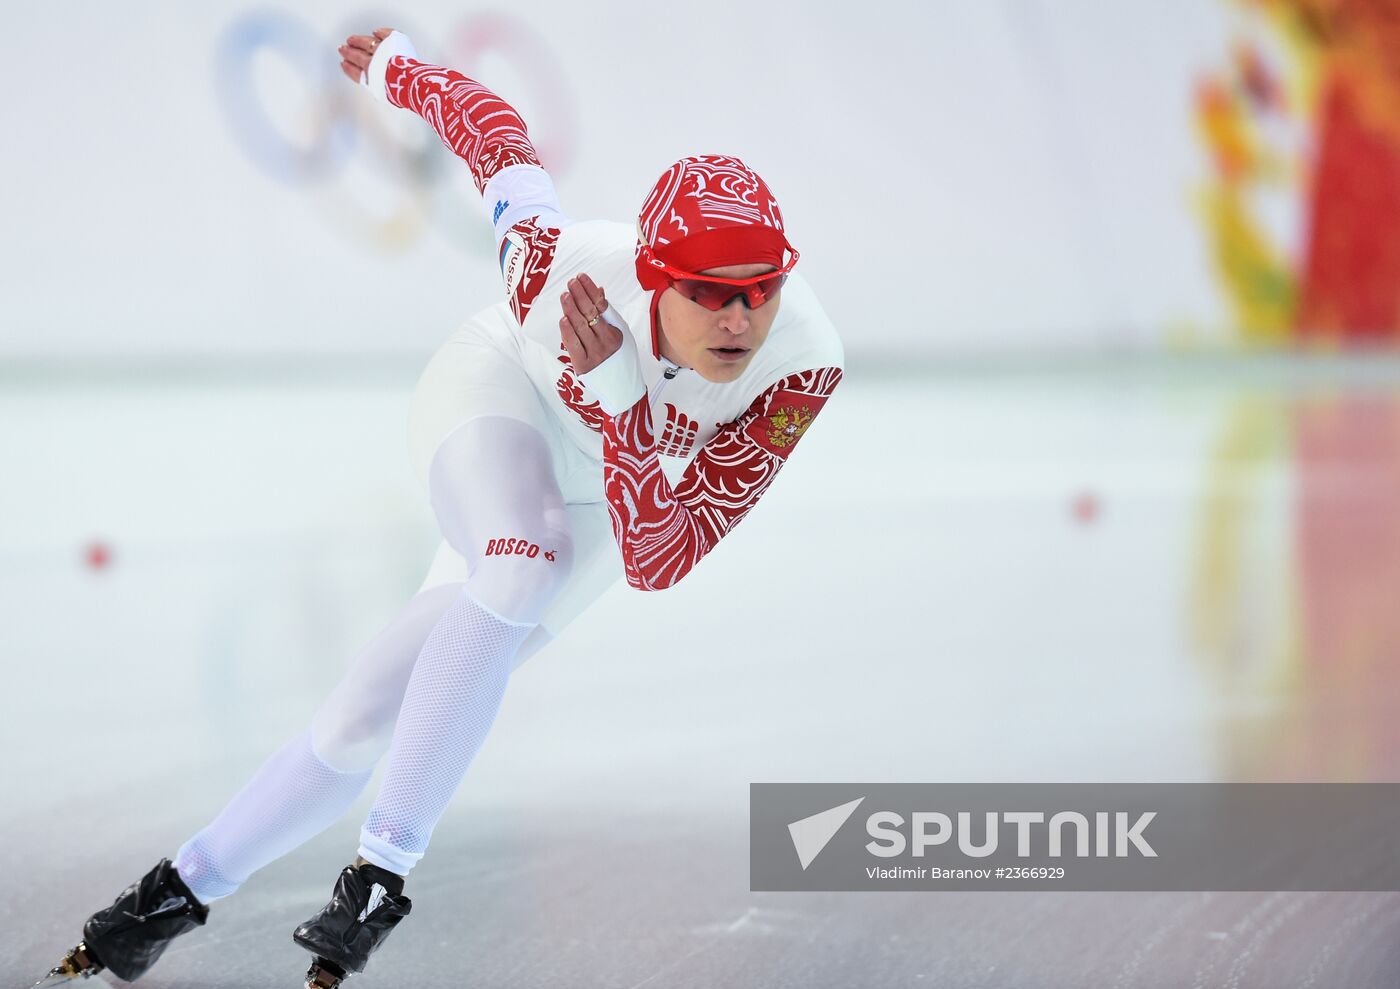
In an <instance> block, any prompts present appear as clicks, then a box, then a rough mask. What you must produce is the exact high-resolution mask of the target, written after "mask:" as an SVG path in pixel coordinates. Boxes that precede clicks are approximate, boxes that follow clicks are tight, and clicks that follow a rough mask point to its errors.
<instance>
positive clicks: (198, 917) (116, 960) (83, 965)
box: [36, 859, 209, 989]
mask: <svg viewBox="0 0 1400 989" xmlns="http://www.w3.org/2000/svg"><path fill="white" fill-rule="evenodd" d="M208 917H209V908H208V907H206V906H204V905H203V904H202V903H200V902H199V900H197V899H195V895H194V894H193V893H191V892H190V890H189V887H188V886H186V885H185V882H184V880H182V879H181V878H180V874H179V873H178V872H176V871H175V866H173V865H171V864H170V860H169V859H161V860H160V862H159V863H158V864H157V865H156V867H155V868H154V869H152V870H151V871H150V872H148V873H146V875H145V876H143V877H142V878H141V879H140V880H138V881H137V882H135V883H133V884H132V885H130V886H128V887H127V888H126V889H125V890H124V891H123V892H122V894H121V895H120V896H118V897H117V898H116V900H115V901H114V902H113V903H112V905H111V906H110V907H108V908H107V909H105V910H99V911H97V913H95V914H93V915H92V916H91V917H89V918H88V921H87V923H86V924H84V925H83V940H82V941H81V942H79V944H78V946H77V947H76V948H74V949H73V950H72V951H70V952H68V954H67V955H65V956H64V957H63V961H61V962H59V963H58V965H57V966H56V967H55V968H54V969H53V971H51V972H49V974H48V977H47V978H45V979H43V980H41V981H40V982H38V983H37V984H36V989H38V987H39V986H58V985H62V984H64V983H65V982H70V981H72V980H74V979H86V978H88V977H89V976H92V975H96V974H97V973H98V972H101V971H102V970H103V969H107V970H108V971H110V972H111V973H112V974H113V975H115V976H118V977H119V978H122V979H125V980H126V981H128V982H134V981H135V980H136V979H139V978H140V977H141V976H143V975H145V974H146V970H147V969H149V968H150V967H151V966H152V965H154V964H155V963H156V961H157V960H158V959H159V958H160V956H161V955H162V954H163V953H164V952H165V949H166V948H167V947H168V946H169V945H170V942H171V941H173V940H175V939H176V938H177V937H179V936H180V935H181V934H184V933H185V932H186V931H191V930H194V929H195V928H196V927H202V926H203V925H204V922H205V920H207V919H208Z"/></svg>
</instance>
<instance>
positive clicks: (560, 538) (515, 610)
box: [466, 533, 574, 624]
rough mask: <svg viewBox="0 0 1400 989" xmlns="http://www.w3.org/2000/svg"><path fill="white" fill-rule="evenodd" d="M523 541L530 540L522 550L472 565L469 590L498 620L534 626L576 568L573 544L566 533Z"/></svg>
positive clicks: (488, 558)
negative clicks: (537, 539)
mask: <svg viewBox="0 0 1400 989" xmlns="http://www.w3.org/2000/svg"><path fill="white" fill-rule="evenodd" d="M521 539H522V542H524V541H525V540H528V543H526V544H525V546H524V549H523V550H520V551H515V552H508V553H505V554H504V555H497V554H491V555H487V556H482V557H480V558H479V559H477V560H475V561H469V562H470V563H471V567H472V575H471V577H470V578H468V580H467V583H466V590H467V593H468V594H470V595H471V596H472V597H473V598H475V599H476V601H477V603H478V604H480V605H481V606H482V607H483V608H486V609H488V610H489V611H492V612H494V613H495V614H496V615H497V616H498V617H500V618H503V619H505V620H506V621H508V622H523V623H529V624H534V623H536V622H538V621H539V620H540V617H541V616H542V615H543V614H544V611H545V608H547V607H548V606H549V603H550V602H551V601H553V600H554V598H555V596H556V595H558V593H559V592H560V591H561V590H563V589H564V585H565V584H567V583H568V580H569V574H570V573H571V572H572V570H573V566H574V544H573V541H572V540H571V539H570V538H569V537H568V536H567V535H566V534H563V533H554V534H553V535H550V534H548V533H546V534H544V535H541V536H540V537H539V539H540V541H539V542H536V541H535V540H532V539H529V537H528V536H526V537H521ZM516 545H517V546H519V545H520V544H519V543H517V544H516ZM546 546H547V547H549V548H548V549H546V548H545V547H546Z"/></svg>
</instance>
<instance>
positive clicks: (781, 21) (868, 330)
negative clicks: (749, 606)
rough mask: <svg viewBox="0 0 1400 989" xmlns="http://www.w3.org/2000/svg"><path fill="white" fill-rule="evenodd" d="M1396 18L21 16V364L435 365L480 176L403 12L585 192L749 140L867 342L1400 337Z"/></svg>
mask: <svg viewBox="0 0 1400 989" xmlns="http://www.w3.org/2000/svg"><path fill="white" fill-rule="evenodd" d="M1386 7H1387V5H1386V4H1384V3H1379V2H1365V0H1347V2H1341V0H1258V2H1245V0H1238V2H1232V0H1182V2H1178V3H1172V4H1156V3H1146V2H1143V3H1122V2H1115V0H1075V2H1070V3H1053V2H1050V0H1000V2H996V0H942V2H938V3H930V4H913V3H890V2H879V0H877V2H875V3H870V4H862V5H860V7H859V9H858V10H856V9H855V8H852V7H849V6H841V5H815V6H814V5H811V4H799V3H794V2H777V3H771V4H764V5H762V6H761V7H760V8H757V9H755V8H753V7H752V6H751V5H747V4H741V3H739V2H738V0H716V2H715V3H713V4H710V5H707V7H706V8H705V12H704V13H703V14H701V13H699V12H697V11H694V10H691V9H690V8H685V7H675V6H666V5H661V6H658V5H656V4H652V3H642V2H635V3H627V2H623V3H614V4H610V5H608V7H607V8H606V10H605V11H595V10H594V9H593V8H591V7H580V6H579V5H577V4H571V3H564V2H561V0H543V2H540V3H536V4H530V5H528V6H526V7H519V6H516V7H502V6H495V5H478V6H472V5H467V6H463V5H461V4H449V3H443V2H440V0H425V2H421V3H415V4H413V5H410V6H406V7H402V8H399V9H384V8H364V9H363V10H356V9H352V8H347V7H346V6H345V5H343V4H339V3H329V2H308V3H298V4H281V5H261V4H260V5H247V4H242V3H227V2H211V3H207V4H198V5H173V4H172V5H153V4H146V5H142V4H137V5H134V6H113V5H109V4H80V5H78V7H77V8H76V10H75V13H74V17H75V18H76V19H77V20H78V21H79V22H80V23H79V24H77V25H75V24H73V23H69V22H68V21H67V20H66V19H60V18H54V17H52V16H51V12H49V11H47V10H46V9H45V8H43V7H42V6H32V5H31V6H29V7H26V8H22V9H20V10H18V11H16V13H15V17H16V19H17V23H16V24H15V31H16V35H17V37H20V38H22V39H23V43H21V44H17V45H15V46H13V48H12V50H11V52H10V53H9V54H8V55H7V59H6V64H5V67H4V69H3V70H0V71H3V72H4V74H5V81H6V85H7V89H8V91H9V92H10V93H11V94H13V95H12V97H11V98H9V99H7V100H6V101H5V106H4V109H3V110H0V119H3V123H4V131H5V133H6V134H7V135H8V141H7V143H8V144H9V147H10V149H11V150H10V152H9V153H7V154H6V155H5V158H4V163H3V165H0V169H3V177H4V188H5V189H6V220H5V229H6V234H5V237H4V240H3V247H0V265H3V268H4V271H5V272H6V278H5V281H6V286H7V300H6V318H5V320H4V324H3V329H0V358H16V357H26V358H34V357H42V358H53V359H60V360H66V359H75V360H76V359H83V360H87V359H94V358H100V357H102V356H104V355H120V356H122V357H127V358H130V357H140V356H143V355H145V356H149V355H154V354H162V355H167V356H169V355H172V354H174V355H241V356H249V355H276V354H282V355H287V354H295V355H340V356H344V355H347V354H348V355H359V356H365V355H377V356H385V355H396V356H413V357H415V358H416V357H417V356H419V355H422V354H424V353H426V352H427V351H428V350H429V349H430V348H431V347H433V346H434V345H436V343H437V342H439V341H440V340H441V339H443V338H444V337H445V336H446V335H447V334H448V333H449V332H450V331H451V329H452V328H453V326H455V324H456V323H457V322H458V321H460V320H461V319H462V318H463V317H464V316H465V315H467V314H469V313H471V312H473V311H475V310H476V309H478V308H480V307H482V306H484V305H487V304H489V303H491V302H494V301H495V300H496V298H497V296H498V294H499V290H498V287H497V275H496V272H495V270H494V267H493V264H492V258H491V251H490V242H489V237H490V234H489V228H488V225H487V224H486V223H485V222H484V221H483V217H484V216H485V209H484V207H483V206H482V205H481V204H480V202H479V201H478V198H477V196H476V194H475V192H474V190H473V188H472V185H471V181H470V177H469V175H468V174H467V171H466V169H465V167H464V166H462V165H461V164H460V163H458V162H456V161H455V160H454V159H452V157H451V156H450V155H449V154H448V153H447V152H446V151H445V150H444V149H442V148H441V147H440V146H438V144H437V142H436V140H435V139H434V138H433V136H432V134H431V133H430V132H429V131H428V129H427V128H426V127H424V126H423V125H422V123H421V121H419V120H417V119H416V118H415V117H413V116H412V115H411V114H407V113H404V112H400V111H393V110H389V109H386V108H384V107H381V106H378V105H375V104H373V103H372V102H371V101H370V100H369V99H368V98H367V96H366V94H364V93H363V92H361V91H358V90H357V89H356V87H354V86H352V85H351V84H350V83H349V82H348V81H347V80H346V79H344V78H343V77H342V76H341V75H340V74H339V72H338V70H337V67H336V58H335V52H334V48H335V45H336V44H337V43H338V42H339V41H340V40H341V39H343V37H344V36H345V35H346V34H347V33H349V32H351V31H361V30H367V29H369V28H370V27H373V26H375V25H377V24H380V23H390V24H393V25H395V26H398V27H400V28H402V29H403V30H405V31H406V32H408V33H409V34H410V36H411V37H412V38H413V39H414V41H415V43H416V44H417V46H418V48H419V50H420V52H421V53H422V54H423V56H424V57H425V58H427V59H431V60H436V61H439V62H442V63H444V64H446V65H449V66H453V67H455V68H458V69H461V70H462V71H464V72H466V73H468V74H470V75H473V76H475V77H478V78H480V79H482V80H483V81H485V82H486V83H487V84H488V85H490V86H492V87H493V88H495V89H497V90H499V91H500V92H501V93H502V94H503V95H504V96H506V97H507V98H508V99H509V100H511V101H512V102H514V103H515V104H517V105H518V106H519V108H520V109H521V111H522V112H523V114H524V116H525V118H526V120H527V122H528V123H529V125H530V128H531V132H532V134H533V135H534V137H535V139H536V141H537V143H538V145H539V147H540V151H541V155H542V157H543V159H544V161H545V164H546V166H547V167H549V168H550V169H551V171H552V172H553V173H554V175H555V176H556V178H557V181H558V185H559V188H560V192H561V195H562V197H563V201H564V203H565V206H566V208H567V209H568V210H569V211H570V213H571V215H574V216H576V217H580V218H610V219H616V220H622V221H630V220H631V219H632V218H633V217H634V216H635V212H636V209H637V207H638V206H639V204H640V201H641V196H642V194H643V193H644V191H645V190H646V189H647V188H649V186H650V184H651V183H652V181H654V179H655V177H656V176H657V175H658V174H660V172H661V171H662V170H663V169H664V168H665V167H666V166H667V165H668V164H669V163H670V162H671V161H672V160H674V159H675V158H676V157H679V156H681V155H684V154H691V153H698V152H712V151H724V152H729V153H737V154H739V155H741V156H743V157H744V158H745V159H747V160H748V161H750V162H751V163H752V164H753V165H754V166H755V167H756V168H757V169H758V170H759V171H760V172H761V173H762V174H764V175H765V177H766V178H768V180H769V181H770V183H771V184H772V186H773V188H774V189H775V190H776V191H777V192H778V195H779V197H780V199H781V201H782V202H783V205H784V210H785V213H786V215H787V217H788V220H789V223H790V225H791V233H792V238H793V241H794V243H796V244H798V245H799V247H800V248H801V249H802V252H803V268H804V271H805V272H806V274H807V275H808V277H809V278H810V279H811V280H812V281H813V283H814V284H816V285H817V286H818V287H819V292H820V296H821V298H822V299H823V300H824V302H825V303H826V305H827V307H828V308H829V310H830V312H831V315H832V317H833V318H834V319H835V321H836V323H837V325H838V326H839V327H840V328H841V329H842V330H843V332H844V334H845V337H846V341H847V345H848V349H849V352H850V353H851V354H852V356H853V359H856V360H859V359H861V358H869V359H893V358H899V359H901V360H903V359H908V358H909V357H911V356H912V357H933V356H948V355H974V356H983V355H998V354H1014V355H1027V354H1030V355H1043V354H1046V353H1070V354H1085V353H1089V354H1098V353H1103V352H1121V351H1125V350H1126V351H1130V352H1148V353H1152V352H1158V351H1161V350H1164V349H1166V350H1172V351H1179V350H1183V349H1184V350H1193V349H1199V348H1206V349H1209V350H1212V351H1218V350H1220V349H1226V348H1234V347H1238V346H1242V345H1247V344H1252V343H1268V344H1277V343H1281V342H1290V341H1293V340H1296V339H1310V338H1312V337H1315V336H1323V337H1343V338H1356V339H1366V340H1371V341H1374V340H1377V339H1382V340H1389V339H1390V338H1391V337H1392V336H1393V335H1394V333H1395V331H1396V329H1397V327H1400V291H1397V290H1396V288H1395V286H1396V284H1397V282H1398V281H1400V233H1397V232H1396V231H1397V229H1400V226H1397V224H1396V222H1395V221H1396V220H1397V219H1400V110H1397V109H1396V107H1400V75H1397V73H1396V71H1395V70H1394V68H1393V66H1392V65H1390V64H1388V62H1387V53H1389V52H1393V51H1394V49H1395V43H1394V42H1395V41H1396V39H1394V38H1392V37H1391V36H1390V34H1389V33H1388V32H1390V31H1392V30H1393V28H1391V27H1390V26H1389V25H1390V22H1389V21H1388V20H1387V18H1386V17H1385V16H1384V15H1383V11H1384V9H1386ZM714 24H738V25H742V28H740V29H736V30H725V31H723V32H721V33H720V34H716V32H715V31H714V30H711V29H709V28H708V27H707V25H714ZM720 39H722V40H720ZM1392 61H1393V60H1392ZM1359 176H1365V177H1366V181H1364V182H1362V181H1358V177H1359Z"/></svg>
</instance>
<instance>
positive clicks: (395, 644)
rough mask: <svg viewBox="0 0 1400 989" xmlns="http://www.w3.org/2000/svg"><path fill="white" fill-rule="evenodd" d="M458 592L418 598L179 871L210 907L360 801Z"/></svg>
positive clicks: (191, 846)
mask: <svg viewBox="0 0 1400 989" xmlns="http://www.w3.org/2000/svg"><path fill="white" fill-rule="evenodd" d="M458 591H459V588H458V587H452V586H441V585H440V586H437V587H433V588H430V589H427V590H424V591H423V592H421V593H419V594H418V595H416V596H415V597H414V598H413V599H412V600H411V601H409V603H408V605H407V606H406V607H405V608H404V609H403V610H402V611H401V612H399V614H398V615H397V616H396V617H395V618H394V620H393V621H392V622H390V623H389V625H388V626H387V627H386V628H385V629H384V630H383V631H382V632H380V633H379V635H377V636H376V637H375V638H374V640H373V641H372V642H370V643H369V645H367V646H366V647H365V648H364V649H363V650H361V652H360V655H359V656H358V658H357V659H356V661H355V663H354V665H353V666H352V667H351V669H350V671H349V672H348V673H347V674H346V676H345V677H344V679H342V680H341V682H340V683H339V684H338V685H337V686H336V688H335V689H334V690H333V691H332V692H331V694H330V696H329V697H328V698H327V699H326V701H325V702H324V703H323V704H322V705H321V708H320V710H319V711H318V712H317V713H316V716H315V718H314V719H313V721H312V724H311V727H310V728H308V729H307V730H305V731H303V732H301V733H300V734H298V735H297V736H296V737H295V738H293V739H292V740H291V741H290V742H288V743H287V744H286V745H284V746H283V747H282V748H281V749H279V750H278V751H277V752H275V753H273V755H272V756H271V757H270V758H269V759H268V760H267V761H266V762H265V763H263V765H262V767H261V768H259V769H258V771H257V772H256V773H255V774H254V776H253V778H252V779H251V780H250V781H249V782H248V784H247V785H246V786H245V787H243V789H242V790H240V791H239V792H238V793H237V794H236V795H235V796H234V798H233V799H232V800H231V801H230V802H229V804H228V806H227V807H225V808H224V809H223V810H222V811H221V812H220V813H219V815H218V817H216V818H215V819H214V820H213V821H212V822H210V824H209V825H208V826H207V827H205V828H204V829H203V830H202V831H200V832H199V833H198V834H196V835H195V836H194V837H193V838H191V839H190V840H189V841H187V842H185V843H184V845H182V846H181V847H180V850H179V852H177V853H176V856H175V868H176V870H177V871H178V872H179V874H180V878H182V879H183V880H184V881H185V883H186V884H187V885H188V886H189V887H190V891H191V892H193V893H194V895H195V896H196V897H198V898H199V900H200V901H201V902H203V903H206V904H207V903H212V902H213V901H214V900H218V899H221V898H223V897H225V896H228V895H229V894H231V893H233V892H234V891H235V890H236V889H238V887H239V886H241V885H242V884H243V883H244V882H246V881H247V879H248V877H249V876H250V875H252V874H253V873H254V872H256V871H257V870H258V869H261V868H262V867H263V866H265V865H267V864H268V863H269V862H272V861H274V860H275V859H277V858H280V857H281V856H283V855H285V854H287V853H288V852H290V851H291V850H292V849H294V848H296V847H298V846H299V845H301V844H302V843H304V842H306V841H308V840H310V839H311V838H313V837H315V836H316V835H318V834H320V833H321V832H322V831H324V830H325V829H326V828H327V827H329V826H330V825H331V824H333V823H335V822H336V821H337V820H339V819H340V817H341V816H342V815H343V814H344V813H345V812H346V811H347V810H349V808H350V805H351V804H353V803H354V802H355V799H356V798H357V797H358V796H359V795H360V793H361V792H362V791H363V790H364V788H365V784H367V783H368V782H369V779H370V775H371V774H372V771H373V768H374V764H375V762H376V761H378V758H379V756H380V755H382V754H383V752H384V750H385V749H386V748H387V747H388V741H389V736H390V733H391V732H392V730H393V725H394V718H395V717H396V716H397V714H398V709H399V704H400V702H401V701H402V698H403V692H404V688H405V686H406V685H407V683H408V678H409V675H410V674H411V673H412V672H413V664H414V661H415V660H416V659H417V658H418V653H419V652H420V651H421V650H422V648H423V643H424V642H425V641H426V640H427V638H428V633H429V632H430V631H431V630H432V627H433V625H434V624H436V622H437V620H438V619H439V618H440V617H441V616H442V614H443V612H444V611H446V610H447V608H448V607H449V605H450V604H451V603H452V602H453V601H454V600H455V599H456V597H457V593H458Z"/></svg>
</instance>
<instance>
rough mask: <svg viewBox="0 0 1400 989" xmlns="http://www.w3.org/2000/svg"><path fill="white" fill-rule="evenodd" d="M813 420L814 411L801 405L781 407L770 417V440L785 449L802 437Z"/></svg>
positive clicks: (779, 447) (774, 444)
mask: <svg viewBox="0 0 1400 989" xmlns="http://www.w3.org/2000/svg"><path fill="white" fill-rule="evenodd" d="M811 422H812V411H811V410H810V409H804V408H802V407H800V406H788V407H786V408H782V409H779V410H778V411H777V412H775V413H773V414H772V415H770V416H769V417H768V442H769V443H771V444H773V446H776V447H777V448H778V449H780V450H783V449H786V448H787V447H790V446H792V445H793V444H794V443H796V442H797V441H798V440H800V439H801V438H802V434H803V433H805V432H806V431H807V427H808V426H809V425H811Z"/></svg>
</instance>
